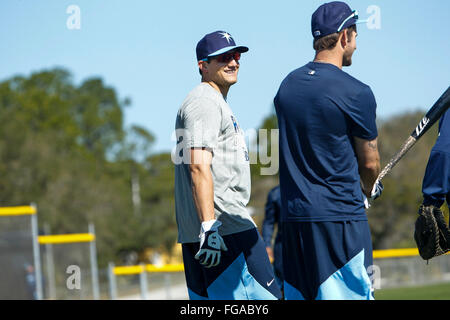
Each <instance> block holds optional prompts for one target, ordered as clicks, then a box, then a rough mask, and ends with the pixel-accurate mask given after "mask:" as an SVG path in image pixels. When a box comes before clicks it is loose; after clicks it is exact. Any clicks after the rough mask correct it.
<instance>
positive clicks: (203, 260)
mask: <svg viewBox="0 0 450 320" xmlns="http://www.w3.org/2000/svg"><path fill="white" fill-rule="evenodd" d="M221 225H222V222H220V221H217V220H210V221H206V222H202V227H201V229H200V235H199V238H200V249H199V250H198V252H197V254H196V255H195V259H197V260H199V262H200V264H202V265H204V266H205V267H206V268H211V267H215V266H217V265H218V264H219V263H220V254H221V250H224V251H227V250H228V248H227V246H226V245H225V242H224V241H223V238H222V237H221V236H220V234H219V231H218V229H219V227H220V226H221Z"/></svg>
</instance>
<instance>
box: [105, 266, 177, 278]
mask: <svg viewBox="0 0 450 320" xmlns="http://www.w3.org/2000/svg"><path fill="white" fill-rule="evenodd" d="M182 271H184V266H183V264H182V263H179V264H166V265H162V266H158V265H154V264H146V265H137V266H120V267H114V268H113V273H114V274H115V275H117V276H119V275H133V274H140V273H142V272H182Z"/></svg>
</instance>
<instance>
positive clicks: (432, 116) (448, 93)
mask: <svg viewBox="0 0 450 320" xmlns="http://www.w3.org/2000/svg"><path fill="white" fill-rule="evenodd" d="M449 107H450V87H448V88H447V90H445V92H444V93H443V94H442V95H441V97H440V98H439V100H438V101H436V103H435V104H434V105H433V106H432V107H431V109H430V110H428V112H427V113H426V115H425V117H423V119H422V120H420V122H419V124H418V125H417V127H416V128H415V129H414V131H413V132H412V133H411V135H410V136H409V137H408V139H406V141H405V142H404V143H403V145H402V146H401V148H400V150H399V151H398V152H397V153H396V154H395V155H394V156H393V157H392V158H391V159H390V160H389V162H388V164H387V165H386V166H385V167H384V169H383V170H382V171H381V172H380V174H379V175H378V178H377V180H376V181H375V184H376V183H377V182H378V181H381V180H382V179H383V178H384V177H385V176H386V175H387V174H388V173H389V172H390V171H391V170H392V168H394V166H395V165H396V164H397V163H398V162H399V161H400V160H401V159H402V158H403V156H404V155H405V154H406V153H407V152H408V151H409V150H410V149H411V148H412V147H413V146H414V144H415V143H416V142H417V141H418V140H419V139H420V138H421V137H422V136H423V135H424V134H425V133H426V132H427V131H428V130H429V129H430V128H431V127H432V126H433V125H434V124H435V123H436V121H438V120H439V119H440V118H441V117H442V115H443V114H444V113H445V112H446V111H447V110H448V108H449ZM371 202H372V201H371V200H368V199H367V198H366V197H365V196H364V204H365V207H366V209H368V208H370V206H371Z"/></svg>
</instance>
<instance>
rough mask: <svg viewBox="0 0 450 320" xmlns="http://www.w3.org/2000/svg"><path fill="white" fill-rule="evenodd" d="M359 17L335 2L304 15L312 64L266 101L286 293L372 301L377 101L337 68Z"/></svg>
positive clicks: (344, 61)
mask: <svg viewBox="0 0 450 320" xmlns="http://www.w3.org/2000/svg"><path fill="white" fill-rule="evenodd" d="M357 22H358V14H357V12H356V11H352V10H351V9H350V7H349V6H348V5H347V4H345V3H343V2H331V3H326V4H324V5H322V6H320V7H319V8H318V9H317V10H316V11H315V12H314V14H313V16H312V23H311V27H312V34H313V37H314V49H315V51H316V55H315V59H314V61H313V62H310V63H308V64H306V65H305V66H303V67H301V68H299V69H297V70H294V71H293V72H291V73H290V74H289V75H288V76H287V77H286V78H285V79H284V80H283V82H282V83H281V86H280V88H279V91H278V93H277V95H276V97H275V99H274V103H275V108H276V112H277V117H278V126H279V130H280V189H281V203H282V205H281V208H282V221H283V267H284V269H283V270H284V278H285V283H284V292H285V298H286V299H288V300H289V299H333V300H335V299H373V292H372V291H373V290H372V285H371V281H370V278H369V273H368V270H367V269H368V267H369V266H371V265H372V243H371V235H370V229H369V225H368V221H367V216H366V213H365V207H364V197H367V198H371V199H372V200H374V199H376V198H377V197H379V196H380V195H381V191H382V185H381V183H376V178H377V176H378V174H379V172H380V160H379V153H378V147H377V136H378V131H377V126H376V123H375V118H376V102H375V97H374V95H373V93H372V90H371V89H370V87H369V86H367V85H365V84H364V83H362V82H361V81H359V80H357V79H355V78H353V77H352V76H350V75H349V74H347V73H345V72H344V71H342V67H344V66H350V65H351V64H352V55H353V53H354V51H355V50H356V36H357V29H356V23H357Z"/></svg>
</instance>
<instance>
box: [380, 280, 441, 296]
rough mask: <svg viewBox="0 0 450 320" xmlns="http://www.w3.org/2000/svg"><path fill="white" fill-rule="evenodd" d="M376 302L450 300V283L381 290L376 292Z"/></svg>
mask: <svg viewBox="0 0 450 320" xmlns="http://www.w3.org/2000/svg"><path fill="white" fill-rule="evenodd" d="M375 300H450V283H444V284H436V285H430V286H421V287H407V288H395V289H380V290H376V291H375Z"/></svg>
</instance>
